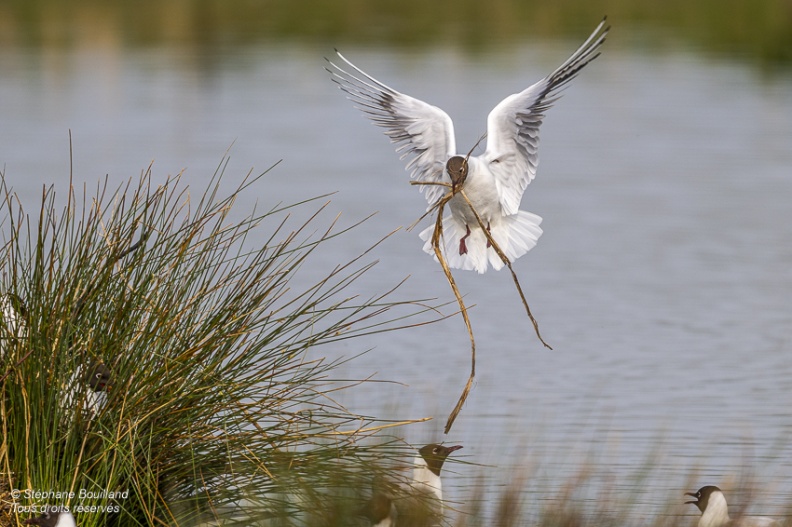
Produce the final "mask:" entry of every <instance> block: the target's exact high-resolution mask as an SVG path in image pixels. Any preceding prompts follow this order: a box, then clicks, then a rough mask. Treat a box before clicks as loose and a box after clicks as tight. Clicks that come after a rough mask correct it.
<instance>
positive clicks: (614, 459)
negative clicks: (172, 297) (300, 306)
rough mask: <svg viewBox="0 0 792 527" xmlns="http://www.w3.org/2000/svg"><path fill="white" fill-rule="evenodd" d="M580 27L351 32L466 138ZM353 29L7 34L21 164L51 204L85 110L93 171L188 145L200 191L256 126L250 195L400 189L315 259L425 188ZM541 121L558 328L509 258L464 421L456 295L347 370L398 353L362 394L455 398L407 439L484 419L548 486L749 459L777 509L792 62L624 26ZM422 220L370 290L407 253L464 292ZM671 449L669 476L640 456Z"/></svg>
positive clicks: (757, 501) (791, 234)
mask: <svg viewBox="0 0 792 527" xmlns="http://www.w3.org/2000/svg"><path fill="white" fill-rule="evenodd" d="M581 36H582V35H581ZM577 44H578V43H577V42H545V43H539V42H536V43H533V45H526V46H524V47H521V48H517V49H511V50H508V51H503V52H501V53H498V54H483V55H474V56H471V55H466V54H461V53H460V52H458V51H455V50H453V49H444V48H436V49H432V50H428V51H426V52H424V53H418V52H415V51H414V52H411V53H406V52H397V51H382V50H380V51H367V50H365V49H355V48H351V49H344V50H343V51H344V53H345V54H346V56H347V57H349V58H350V59H352V60H353V61H355V62H356V63H357V64H358V65H360V66H361V67H363V68H364V69H366V70H367V71H368V72H369V73H371V74H372V75H374V76H375V77H378V78H380V80H382V81H384V82H386V83H388V84H390V85H391V86H393V87H395V88H397V89H399V90H401V91H405V92H407V93H410V94H411V95H414V96H416V97H419V98H421V99H424V100H426V101H428V102H431V103H433V104H437V105H439V106H441V107H442V108H444V109H445V110H446V111H447V112H448V113H449V114H450V115H451V116H452V118H453V119H454V120H455V123H456V126H457V140H458V141H459V149H460V150H463V151H466V150H468V149H469V148H470V147H471V146H472V144H473V143H475V141H476V140H477V138H478V136H479V135H480V134H481V133H482V132H484V127H485V119H486V115H487V113H488V112H489V110H490V109H491V108H492V107H493V106H494V105H495V104H497V102H499V101H500V100H501V99H502V98H503V97H505V96H506V95H508V94H510V93H514V92H516V91H518V90H521V89H523V88H524V87H526V86H528V85H529V84H531V83H533V82H534V81H536V80H538V79H539V78H540V77H542V76H543V75H545V74H546V73H548V72H549V71H551V70H552V69H553V68H554V67H555V66H556V65H557V64H559V63H560V62H561V61H562V60H563V59H565V58H566V57H567V56H568V54H569V53H570V52H571V51H572V50H573V49H574V48H575V47H576V46H577ZM331 52H332V49H325V48H320V47H313V46H298V45H294V46H274V47H273V46H261V47H253V48H248V49H246V50H243V51H240V50H239V49H237V50H236V51H235V52H234V54H233V55H231V54H229V55H220V56H210V57H208V56H198V55H195V54H194V53H192V52H189V51H186V50H183V49H180V48H178V47H168V48H156V49H152V50H150V51H146V50H138V51H131V50H126V49H117V48H113V47H104V48H101V49H96V48H85V49H80V48H78V49H75V50H72V51H69V52H66V51H51V52H48V51H46V50H43V51H42V50H39V51H35V52H31V51H25V50H19V49H14V50H2V51H0V71H2V72H3V74H2V76H0V162H2V165H3V171H4V173H5V178H6V182H7V184H9V185H10V186H12V187H13V188H14V190H15V191H16V192H17V193H18V194H19V195H20V197H21V198H22V199H23V200H24V201H25V202H26V204H27V208H28V210H29V211H30V210H34V209H35V208H36V203H37V199H38V196H40V192H41V187H42V185H49V184H52V183H54V184H55V185H56V186H57V187H58V188H60V189H65V188H66V187H65V186H66V184H67V182H68V177H69V140H68V132H69V130H71V133H72V137H73V142H74V173H75V176H74V178H75V182H76V183H77V184H78V185H82V182H87V184H88V186H89V188H92V187H94V186H95V185H96V182H97V180H98V179H99V178H101V177H103V176H104V175H105V174H108V175H109V178H110V181H111V182H116V184H120V183H121V182H123V181H125V180H126V179H127V178H129V177H135V176H137V175H138V174H139V173H140V172H141V170H143V169H145V167H147V166H148V165H149V163H150V162H151V161H152V160H154V165H153V167H154V168H153V170H154V174H155V175H154V180H155V181H163V180H164V179H165V178H166V176H167V175H168V174H176V173H178V172H180V171H181V170H183V169H186V171H185V176H184V177H185V180H186V181H187V182H189V183H190V184H191V185H192V186H193V188H195V189H196V191H199V190H200V189H202V188H204V185H205V183H206V181H208V178H209V177H210V176H211V174H212V173H213V172H214V169H215V167H216V166H217V165H218V163H219V162H220V160H221V157H222V155H223V153H224V152H225V151H226V149H227V148H228V147H229V146H230V145H231V144H232V143H233V147H232V149H231V154H230V155H231V161H230V163H229V166H228V168H227V170H226V174H227V177H226V183H227V184H228V185H229V187H231V186H235V185H236V184H237V183H239V181H240V180H241V179H242V177H243V176H244V174H246V173H247V172H248V171H249V170H250V169H251V167H255V171H257V172H258V171H263V170H264V169H266V168H267V167H269V166H270V165H272V164H273V163H275V162H276V161H278V160H280V159H283V162H282V163H281V164H280V165H279V166H278V167H277V168H275V169H274V170H273V171H272V172H271V173H270V174H269V175H268V176H266V177H265V178H264V179H263V180H262V181H261V182H260V183H259V184H258V185H257V186H256V187H255V192H250V193H248V194H246V195H245V197H244V199H245V202H243V203H239V208H240V211H248V210H249V209H250V208H251V207H253V206H254V204H256V203H258V204H259V206H260V207H265V208H269V207H270V206H272V205H273V204H274V203H277V202H280V201H283V202H287V203H288V202H293V201H296V200H300V199H304V198H307V197H311V196H314V195H318V194H323V193H328V192H335V191H338V193H337V194H336V195H335V196H333V197H332V204H331V205H330V207H329V209H328V214H327V219H328V220H329V218H330V217H332V216H334V215H335V214H337V213H339V212H341V213H342V214H343V215H342V219H341V222H342V224H345V225H346V224H349V223H351V222H353V221H355V220H358V219H360V218H362V217H364V216H366V215H368V214H370V213H372V212H374V211H379V214H378V215H377V216H375V217H374V218H373V219H371V220H370V221H368V222H366V223H365V224H364V225H363V226H362V227H360V228H357V229H355V231H353V233H352V234H351V235H349V236H345V237H344V238H343V239H342V240H340V241H339V242H338V243H334V244H333V245H332V251H333V252H332V253H330V254H326V260H325V261H315V262H313V265H315V266H316V269H315V270H312V269H310V268H309V269H307V270H306V277H307V278H306V279H308V278H310V277H311V275H312V273H314V272H315V273H316V274H315V276H319V274H321V273H323V272H327V270H329V268H330V266H331V264H335V263H337V262H345V261H347V260H349V259H350V258H351V257H353V256H355V255H357V254H359V253H360V252H361V251H363V250H364V249H365V248H367V247H368V246H370V245H371V244H373V243H374V242H375V241H376V240H378V239H379V238H380V237H382V236H383V235H385V234H387V233H388V232H390V231H391V230H393V229H395V228H396V227H399V226H405V227H406V226H407V225H409V224H411V223H412V222H413V221H414V220H415V219H416V218H417V217H418V216H420V214H421V213H422V212H423V210H424V208H425V202H424V201H423V198H422V197H421V195H420V194H419V193H418V192H417V190H416V189H414V188H412V187H410V186H409V185H408V183H407V182H408V176H407V174H406V173H405V172H404V171H403V165H402V164H401V162H400V161H399V160H398V157H397V155H396V154H395V153H394V152H393V149H392V148H391V146H390V145H389V143H388V141H387V139H386V138H385V137H384V136H383V135H382V133H381V131H380V130H379V129H377V128H375V127H373V126H371V125H370V124H369V123H368V121H366V120H364V119H363V118H362V117H361V115H360V114H359V112H357V111H356V110H353V108H352V106H351V104H350V103H349V102H348V101H346V100H344V98H343V96H342V94H341V93H340V92H339V91H338V90H337V89H335V86H334V85H333V84H332V83H331V82H330V81H329V80H328V78H327V74H326V73H325V72H324V71H323V69H322V67H323V58H322V57H323V56H324V55H328V56H329V54H330V53H331ZM542 133H543V135H542V147H541V158H542V162H541V165H540V168H539V175H538V177H537V179H536V180H535V181H534V182H533V183H532V184H531V186H530V187H529V188H528V191H527V192H526V194H525V196H524V198H523V205H522V208H523V209H525V210H529V211H532V212H535V213H537V214H539V215H541V216H543V217H544V219H545V222H544V223H543V227H544V229H545V234H544V236H543V237H542V239H541V240H540V243H539V244H538V246H537V247H536V248H535V249H534V250H532V251H531V252H530V253H528V254H527V255H526V256H524V257H523V258H521V259H520V260H519V261H518V262H517V263H516V265H515V270H516V272H517V273H518V275H519V276H520V279H521V281H522V284H523V287H524V289H525V291H526V294H527V295H528V299H529V301H530V303H531V306H532V309H533V311H534V314H535V315H536V317H537V318H538V320H539V323H540V325H541V329H542V333H543V336H544V337H545V338H546V339H547V340H548V341H549V342H550V343H551V344H552V345H553V347H554V348H555V349H554V351H548V350H546V349H543V348H542V346H541V345H540V343H539V342H538V341H537V339H536V338H535V335H534V333H533V330H532V328H531V326H530V323H529V322H528V320H527V318H526V316H525V314H524V311H523V310H522V307H521V304H520V303H519V298H518V297H517V294H516V292H515V290H514V287H513V284H512V281H511V279H510V277H509V275H508V274H506V272H505V271H504V272H501V273H495V272H490V273H487V274H486V275H483V276H478V275H475V274H473V273H462V272H458V273H457V274H456V278H457V280H458V283H459V287H460V289H461V291H462V292H463V294H465V295H466V301H467V303H468V304H469V305H472V304H475V307H474V308H473V309H472V310H471V318H472V323H473V327H474V331H475V334H476V338H477V344H478V371H477V382H476V385H475V388H474V390H473V392H472V393H471V395H470V398H469V400H468V401H469V402H468V404H467V406H466V407H465V408H464V409H463V411H462V413H461V415H460V417H459V419H458V420H457V423H456V424H455V426H454V428H453V431H452V432H451V434H450V435H449V436H447V437H444V436H443V435H442V427H443V424H444V422H445V418H446V416H447V415H448V412H449V411H450V410H451V408H452V407H453V406H454V404H455V402H456V400H457V398H458V396H459V393H460V392H461V390H462V387H463V386H464V383H465V381H466V379H467V375H468V372H469V367H470V364H469V344H468V340H467V335H466V332H465V329H464V326H463V324H462V321H461V319H458V318H453V319H450V320H446V321H444V322H441V323H439V324H434V325H431V326H428V327H424V328H420V329H416V330H411V331H404V332H397V333H391V334H385V335H380V336H375V337H371V338H367V339H365V340H353V341H345V343H342V344H339V345H338V346H337V347H336V348H333V349H329V348H328V349H322V350H318V351H317V352H318V353H326V354H328V355H331V356H333V357H335V356H340V355H346V356H349V355H352V354H355V353H358V352H360V351H363V350H365V349H368V348H373V349H372V351H370V352H369V353H368V354H366V355H365V356H363V357H361V358H360V359H356V360H355V361H353V362H352V363H350V364H348V365H347V366H345V367H344V368H343V370H342V371H341V372H339V376H341V377H347V378H361V377H364V376H368V375H371V374H372V373H373V372H377V373H376V378H377V379H383V380H393V381H397V382H398V383H401V384H373V385H370V386H364V387H361V388H358V389H355V390H352V391H350V392H348V393H347V394H344V395H343V402H345V403H346V404H347V405H348V406H349V408H350V409H351V410H353V411H356V412H360V413H363V414H369V415H377V416H381V417H390V418H419V417H424V416H433V417H435V419H434V420H433V421H430V422H428V423H424V424H421V425H416V426H413V427H409V428H407V429H405V431H404V434H405V435H406V439H407V440H409V441H412V442H416V443H421V442H426V441H429V440H440V439H443V440H448V441H450V442H455V443H456V442H459V443H462V444H464V446H465V449H464V450H463V451H462V452H461V454H463V455H462V456H460V457H461V458H462V459H464V460H465V461H469V462H472V463H480V464H488V465H492V466H495V467H498V468H499V469H500V471H497V472H496V471H494V469H492V470H491V471H490V472H489V473H488V474H486V476H485V477H486V479H485V481H486V483H487V487H488V488H489V489H494V490H495V491H497V490H498V489H499V488H500V486H502V485H506V484H508V483H509V481H510V480H511V479H512V478H513V477H514V471H513V469H523V468H529V469H530V470H531V472H530V475H531V477H530V478H529V480H528V483H527V490H528V492H529V493H530V494H531V500H532V501H529V504H531V507H534V506H535V507H536V508H537V509H538V507H539V506H541V505H542V504H543V503H544V502H545V500H551V499H553V498H554V497H555V496H557V494H558V489H559V487H561V486H562V485H564V484H566V483H568V482H569V481H570V478H571V477H573V476H574V475H576V474H578V472H579V471H580V469H581V467H582V466H584V465H586V464H591V465H592V466H593V467H594V471H595V473H594V474H593V475H592V477H591V480H590V487H587V488H591V489H594V491H593V495H594V496H596V495H597V492H596V489H599V488H611V489H614V490H616V491H617V492H618V491H622V490H624V491H626V490H630V489H633V488H634V487H635V486H636V484H640V486H641V488H643V489H645V490H646V491H647V492H646V493H643V494H640V495H638V496H637V497H636V498H635V500H634V501H637V502H639V503H641V502H643V503H644V504H645V505H646V507H645V508H644V509H643V512H644V513H647V511H652V510H656V509H660V510H668V509H669V501H670V502H674V503H675V502H676V501H681V494H682V492H684V491H687V490H695V489H696V488H698V487H699V486H700V485H703V484H705V483H712V484H719V485H722V486H726V487H728V486H729V485H730V484H735V485H736V483H737V482H738V480H739V477H740V475H742V474H743V468H744V467H746V466H747V467H750V468H752V469H753V476H754V478H755V482H756V484H757V485H759V486H761V487H762V488H764V489H765V490H766V492H763V493H761V494H759V495H756V496H754V497H753V498H754V505H755V508H756V509H757V510H761V512H763V513H772V512H780V510H781V507H782V505H785V504H786V503H787V502H788V496H789V490H790V483H792V478H790V475H791V474H792V439H791V438H792V410H790V403H792V342H791V341H790V327H792V300H790V299H792V265H790V264H791V263H792V206H790V199H792V148H791V147H790V145H792V78H790V76H789V75H788V74H778V75H776V76H774V77H772V78H765V77H762V76H760V75H759V74H757V72H755V71H754V70H752V69H751V68H750V67H747V66H744V65H741V64H740V63H738V62H730V61H727V60H723V59H713V58H711V57H706V56H700V55H696V54H693V53H687V52H685V51H684V50H678V51H668V52H666V53H663V54H640V53H636V52H629V51H626V50H625V49H623V48H619V47H613V48H609V47H608V45H607V44H606V46H605V49H604V54H603V56H602V57H601V58H600V59H598V60H597V61H596V62H595V63H594V64H592V65H591V66H590V67H589V68H588V69H587V70H586V71H585V72H584V73H583V74H582V75H581V76H580V77H579V78H578V79H577V80H576V81H575V82H574V83H573V85H572V86H571V87H570V88H569V89H568V90H567V92H566V94H565V96H564V97H563V99H562V100H561V101H560V102H559V103H558V104H557V105H556V107H555V108H553V109H552V110H551V111H550V112H549V113H548V116H547V119H546V121H545V124H544V126H543V130H542ZM425 221H426V220H425ZM318 225H319V226H321V224H318ZM417 232H418V230H417V229H416V230H415V231H414V232H405V231H404V230H402V231H400V232H398V233H396V234H395V235H393V236H392V237H391V238H390V239H388V240H387V241H386V242H384V243H383V244H382V245H381V246H380V247H378V248H377V249H376V250H375V251H374V252H373V253H372V256H371V258H372V259H379V260H380V263H379V264H378V265H377V267H376V268H375V270H374V272H373V273H372V274H371V275H370V276H369V277H368V278H367V279H366V280H363V281H361V282H360V283H358V284H356V285H355V286H353V288H352V290H353V291H354V292H357V293H359V294H361V295H362V296H364V297H368V296H371V295H373V294H374V293H376V292H379V291H382V290H384V289H386V288H388V287H390V286H391V285H393V284H395V283H396V282H398V281H399V280H401V279H402V278H404V276H406V275H408V274H409V275H411V277H410V279H409V280H408V282H407V283H406V284H405V286H404V287H403V288H402V289H401V290H400V292H399V293H398V295H397V296H398V297H399V298H403V299H407V298H428V297H437V298H439V299H441V300H443V301H447V302H452V301H453V297H452V295H451V293H450V290H449V288H448V285H447V283H446V282H445V279H444V277H443V274H442V271H441V270H440V268H439V266H438V265H437V264H436V263H435V262H433V260H432V259H431V258H430V257H428V256H427V255H425V254H424V253H423V252H422V251H421V245H422V242H421V241H420V240H419V239H418V237H417ZM452 310H453V305H452V306H450V307H449V308H448V311H449V312H451V311H452ZM649 463H651V464H652V465H653V466H654V469H653V470H652V472H651V473H650V474H649V477H648V479H647V480H645V481H639V480H637V479H636V478H638V477H639V476H640V475H641V474H642V472H641V468H642V467H644V466H646V465H647V464H649ZM448 470H449V474H448V476H447V477H446V481H447V483H446V486H447V488H448V490H447V492H448V494H449V496H450V497H451V499H452V500H460V501H463V500H465V499H466V497H467V496H469V495H470V494H471V489H472V487H474V486H475V485H476V482H477V479H476V478H477V477H478V476H479V474H481V472H482V471H483V470H484V469H483V468H482V467H479V466H473V465H463V464H457V465H451V466H450V467H448ZM589 494H590V493H588V492H583V493H582V495H581V496H580V499H581V500H586V499H590V497H591V496H590V495H589ZM688 507H690V506H688ZM690 508H691V509H692V508H693V507H690ZM683 512H685V513H688V514H692V513H693V512H694V511H692V510H689V509H683Z"/></svg>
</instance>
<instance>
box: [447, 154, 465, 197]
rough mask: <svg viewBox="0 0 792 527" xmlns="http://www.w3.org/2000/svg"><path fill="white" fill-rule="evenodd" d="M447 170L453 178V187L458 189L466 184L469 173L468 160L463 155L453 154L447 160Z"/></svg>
mask: <svg viewBox="0 0 792 527" xmlns="http://www.w3.org/2000/svg"><path fill="white" fill-rule="evenodd" d="M446 172H448V177H450V178H451V189H452V190H456V189H457V188H459V187H461V186H462V185H464V184H465V179H467V175H468V160H467V158H464V157H462V156H453V157H451V158H450V159H449V160H448V161H446Z"/></svg>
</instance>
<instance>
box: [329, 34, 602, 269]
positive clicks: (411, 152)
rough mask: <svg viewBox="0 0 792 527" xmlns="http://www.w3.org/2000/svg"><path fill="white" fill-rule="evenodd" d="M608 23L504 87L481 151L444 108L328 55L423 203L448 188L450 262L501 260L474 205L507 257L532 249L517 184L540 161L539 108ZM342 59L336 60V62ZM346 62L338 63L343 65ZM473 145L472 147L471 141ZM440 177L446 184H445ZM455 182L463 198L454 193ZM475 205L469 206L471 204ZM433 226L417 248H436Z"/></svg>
mask: <svg viewBox="0 0 792 527" xmlns="http://www.w3.org/2000/svg"><path fill="white" fill-rule="evenodd" d="M609 29H610V27H609V26H606V25H605V19H603V20H602V22H601V23H600V24H599V26H597V28H596V29H595V30H594V32H593V33H592V34H591V36H589V38H588V39H587V40H586V41H585V42H584V43H583V44H582V45H581V46H580V47H579V48H578V49H577V50H576V51H575V52H574V53H573V54H572V56H570V57H569V58H568V59H567V60H566V61H565V62H564V63H563V64H561V66H559V67H558V68H557V69H556V70H555V71H554V72H552V73H551V74H550V75H548V76H547V77H545V78H543V79H542V80H540V81H539V82H537V83H536V84H533V85H532V86H530V87H528V88H527V89H525V90H523V91H521V92H519V93H516V94H514V95H510V96H508V97H506V98H505V99H504V100H503V101H501V102H500V103H499V104H498V105H497V106H495V108H494V109H493V110H492V111H491V112H490V114H489V117H488V118H487V148H486V151H485V152H484V154H483V155H480V156H471V155H470V153H467V154H460V153H458V150H457V146H456V142H455V138H454V124H453V122H452V121H451V118H450V117H449V116H448V114H446V113H445V112H444V111H443V110H441V109H440V108H438V107H436V106H432V105H430V104H427V103H425V102H423V101H420V100H418V99H415V98H413V97H410V96H409V95H405V94H403V93H400V92H398V91H396V90H394V89H393V88H390V87H389V86H387V85H385V84H383V83H381V82H379V81H378V80H376V79H375V78H373V77H372V76H370V75H368V74H367V73H365V72H364V71H363V70H361V69H360V68H358V67H357V66H355V65H354V64H352V63H351V62H350V61H349V60H347V59H346V58H344V56H343V55H341V53H339V52H338V51H337V50H336V53H338V57H339V58H340V59H341V60H342V61H344V63H346V66H344V65H343V64H342V65H341V66H339V65H337V64H334V63H333V62H331V61H329V60H328V63H329V64H330V66H331V67H332V69H328V71H329V72H330V73H331V74H332V79H333V80H334V81H335V82H336V83H337V84H338V85H339V87H340V88H341V89H342V90H343V91H345V92H346V93H347V94H348V95H349V99H350V100H352V101H353V102H354V103H356V104H357V107H358V108H359V109H360V110H362V111H363V112H364V113H365V114H366V115H367V116H368V117H369V118H370V119H371V120H372V121H373V122H374V123H375V124H377V125H379V126H382V127H384V128H385V129H386V131H385V134H386V135H387V136H389V137H390V138H391V142H393V143H396V144H397V145H398V147H397V149H396V150H397V152H399V153H401V154H402V158H404V157H407V156H412V157H411V159H410V161H409V162H408V163H407V170H410V171H411V173H410V177H411V178H412V179H414V180H415V181H417V182H423V183H427V184H426V185H420V189H421V191H422V192H424V195H425V197H426V199H427V201H428V202H429V210H431V209H432V208H433V207H434V206H436V205H437V204H438V202H440V200H441V199H442V198H443V196H444V195H445V194H446V193H447V192H448V191H449V188H450V190H451V191H452V192H455V195H454V197H453V198H452V199H451V201H450V202H449V208H450V211H451V213H450V214H449V215H447V216H445V217H444V218H443V240H442V242H441V244H442V251H443V254H444V256H445V259H446V260H447V261H448V264H449V265H450V266H451V267H454V268H458V269H465V270H476V271H477V272H479V273H484V272H486V270H487V268H488V265H492V267H493V268H494V269H495V270H499V269H501V268H502V267H503V265H504V262H503V261H502V259H501V258H500V256H499V255H498V254H497V252H496V251H495V250H494V248H492V246H491V243H490V241H489V239H488V238H487V236H486V234H485V233H484V231H483V229H482V227H481V225H480V224H479V220H478V218H476V213H477V214H478V216H479V217H480V218H481V220H482V224H484V225H486V229H487V230H488V231H489V233H490V235H491V237H492V239H493V240H494V241H495V243H496V244H497V245H498V247H500V248H501V250H502V251H503V253H504V254H505V256H506V257H507V258H508V260H509V261H510V262H513V261H514V260H515V259H517V258H519V257H520V256H522V255H523V254H525V253H526V252H527V251H529V250H530V249H532V248H533V247H534V246H535V245H536V242H537V241H538V239H539V236H541V234H542V229H541V228H540V227H539V224H540V223H541V221H542V218H541V217H539V216H537V215H536V214H533V213H530V212H525V211H521V210H519V206H520V201H521V200H522V195H523V192H524V191H525V188H526V187H527V186H528V184H529V183H530V182H531V181H532V180H533V179H534V177H535V176H536V167H537V165H538V163H539V150H538V149H539V126H540V125H541V124H542V120H543V119H544V112H545V111H546V110H547V109H549V108H550V106H551V105H552V104H553V103H554V102H555V101H556V100H558V98H559V97H560V95H561V89H562V88H563V87H564V86H566V85H567V83H569V81H571V80H572V79H574V78H575V77H576V76H577V74H578V73H579V72H580V70H582V69H583V68H584V67H585V66H586V65H587V64H588V63H589V62H591V61H592V60H594V59H595V58H597V57H598V56H599V51H598V50H599V47H600V45H601V44H602V43H603V42H604V41H605V36H606V35H607V33H608V30H609ZM342 66H343V67H342ZM347 66H348V67H349V68H351V70H349V71H348V70H345V69H344V68H345V67H347ZM474 148H475V147H474ZM444 185H445V186H444ZM459 189H462V190H464V192H465V194H466V196H467V197H468V198H469V199H470V202H471V204H468V203H467V201H466V200H465V199H464V197H462V196H460V195H458V194H456V192H457V191H458V190H459ZM471 205H472V208H474V209H475V211H476V213H474V212H473V211H471ZM433 232H434V226H432V227H429V228H427V229H425V230H424V231H422V232H421V233H420V237H421V239H422V240H424V242H425V244H424V247H423V249H424V251H425V252H427V253H429V254H435V253H434V248H433V246H432V234H433Z"/></svg>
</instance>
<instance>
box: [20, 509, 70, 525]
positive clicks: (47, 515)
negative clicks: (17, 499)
mask: <svg viewBox="0 0 792 527" xmlns="http://www.w3.org/2000/svg"><path fill="white" fill-rule="evenodd" d="M25 525H40V526H41V527H77V522H76V521H74V516H72V513H70V512H69V511H67V510H62V509H59V508H58V507H53V508H49V507H48V508H47V509H45V510H44V512H43V513H42V514H41V516H37V517H36V518H30V519H29V520H25Z"/></svg>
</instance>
